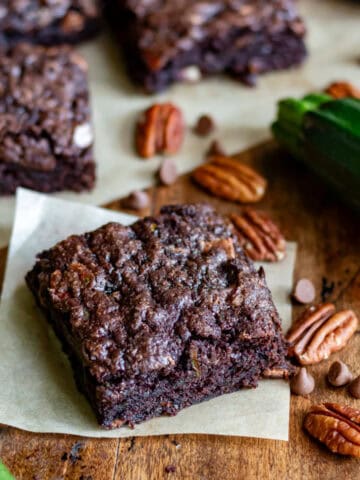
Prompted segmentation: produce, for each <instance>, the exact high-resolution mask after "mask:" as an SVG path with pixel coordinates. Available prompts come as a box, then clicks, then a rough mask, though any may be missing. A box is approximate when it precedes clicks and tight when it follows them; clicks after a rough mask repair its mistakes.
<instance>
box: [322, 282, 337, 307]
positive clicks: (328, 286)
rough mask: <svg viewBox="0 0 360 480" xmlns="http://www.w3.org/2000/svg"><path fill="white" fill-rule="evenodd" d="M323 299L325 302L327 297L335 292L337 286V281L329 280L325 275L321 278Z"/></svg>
mask: <svg viewBox="0 0 360 480" xmlns="http://www.w3.org/2000/svg"><path fill="white" fill-rule="evenodd" d="M321 283H322V286H321V301H322V302H325V301H326V299H327V298H328V297H329V296H330V295H331V294H332V293H333V291H334V288H335V283H334V282H330V281H328V279H327V278H326V277H323V278H322V280H321Z"/></svg>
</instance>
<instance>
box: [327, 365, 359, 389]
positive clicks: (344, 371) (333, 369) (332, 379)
mask: <svg viewBox="0 0 360 480" xmlns="http://www.w3.org/2000/svg"><path fill="white" fill-rule="evenodd" d="M327 378H328V381H329V383H330V385H332V386H333V387H342V386H343V385H346V384H347V383H349V382H351V380H352V379H353V375H352V373H351V372H350V370H349V367H348V366H347V365H346V364H345V363H343V362H341V361H340V360H339V361H336V362H334V363H332V364H331V366H330V368H329V372H328V375H327Z"/></svg>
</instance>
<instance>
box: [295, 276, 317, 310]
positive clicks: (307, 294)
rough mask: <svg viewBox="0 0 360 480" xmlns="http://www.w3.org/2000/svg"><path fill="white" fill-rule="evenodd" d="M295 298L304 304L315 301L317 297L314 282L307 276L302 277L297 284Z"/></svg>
mask: <svg viewBox="0 0 360 480" xmlns="http://www.w3.org/2000/svg"><path fill="white" fill-rule="evenodd" d="M293 298H294V299H295V300H296V301H297V302H299V303H302V304H304V305H305V304H307V303H311V302H313V301H314V299H315V287H314V284H313V283H312V282H311V281H310V280H308V279H307V278H302V279H301V280H299V281H298V282H297V283H296V285H295V288H294V291H293Z"/></svg>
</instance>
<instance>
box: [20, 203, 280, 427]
mask: <svg viewBox="0 0 360 480" xmlns="http://www.w3.org/2000/svg"><path fill="white" fill-rule="evenodd" d="M26 281H27V284H28V286H29V288H30V289H31V291H32V292H33V294H34V296H35V298H36V301H37V303H38V305H39V306H40V308H41V309H42V311H43V312H44V313H45V315H46V317H47V318H48V320H49V322H50V323H51V324H52V326H53V328H54V330H55V332H56V334H57V335H58V337H59V338H60V340H61V342H62V345H63V348H64V350H65V352H67V354H68V355H69V358H70V361H71V363H72V366H73V369H74V373H75V377H76V381H77V384H78V386H79V388H80V390H81V391H82V392H83V393H84V394H85V395H86V397H87V398H88V400H89V401H90V403H91V405H92V407H93V409H94V411H95V413H96V416H97V418H98V421H99V423H100V424H101V425H102V426H103V427H105V428H115V427H117V426H120V425H122V424H129V425H132V424H134V423H137V422H141V421H143V420H146V419H148V418H151V417H154V416H157V415H164V414H165V415H173V414H176V413H177V412H178V411H179V410H180V409H182V408H184V407H186V406H189V405H192V404H194V403H197V402H201V401H203V400H205V399H208V398H211V397H214V396H217V395H220V394H223V393H228V392H233V391H235V390H238V389H239V388H242V387H255V386H256V385H257V382H258V380H259V378H260V377H261V376H262V375H263V373H264V372H265V371H266V370H268V369H271V368H275V367H276V366H279V365H281V366H282V368H285V370H286V368H289V367H288V364H287V362H286V358H285V355H286V345H285V342H284V340H283V337H282V333H281V322H280V319H279V316H278V313H277V311H276V308H275V306H274V304H273V302H272V299H271V294H270V291H269V290H268V288H267V286H266V282H265V278H264V272H263V271H262V270H261V269H260V270H259V271H257V270H256V268H255V267H254V265H253V263H252V262H251V260H249V259H248V258H247V257H246V256H245V255H244V253H243V251H242V249H241V247H240V245H239V243H238V241H237V238H236V235H235V234H234V231H233V230H232V227H231V226H230V225H229V224H228V223H227V222H226V221H225V220H224V219H223V218H222V217H221V216H219V215H218V214H216V212H215V211H214V210H213V209H212V208H211V207H209V206H207V205H179V206H168V207H164V208H162V210H161V213H160V214H159V215H158V216H157V217H146V218H144V219H141V220H139V221H137V222H136V223H134V224H133V225H131V226H123V225H121V224H118V223H110V224H107V225H105V226H103V227H101V228H99V229H97V230H95V231H93V232H89V233H86V234H84V235H75V236H71V237H69V238H68V239H66V240H64V241H62V242H60V243H58V244H57V245H55V246H54V247H53V248H51V249H49V250H47V251H44V252H42V253H41V254H39V255H38V258H37V261H36V264H35V266H34V267H33V269H32V270H31V271H30V272H29V273H28V274H27V276H26Z"/></svg>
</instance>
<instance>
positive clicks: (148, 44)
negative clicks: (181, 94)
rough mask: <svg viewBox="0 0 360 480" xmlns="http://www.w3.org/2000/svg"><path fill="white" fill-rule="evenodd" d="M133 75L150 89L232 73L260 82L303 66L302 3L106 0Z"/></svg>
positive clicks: (281, 0) (286, 0)
mask: <svg viewBox="0 0 360 480" xmlns="http://www.w3.org/2000/svg"><path fill="white" fill-rule="evenodd" d="M106 4H107V11H108V17H109V19H110V22H111V23H112V25H113V29H114V31H115V32H116V34H117V35H118V36H119V38H120V41H121V43H122V44H123V46H124V49H125V56H126V59H127V62H128V67H129V72H130V75H131V76H132V78H133V79H134V80H135V81H136V82H137V83H140V84H141V85H142V86H143V87H145V89H146V90H147V91H149V92H155V91H159V90H163V89H164V88H165V87H167V86H168V85H169V84H171V83H173V82H177V81H197V80H199V79H200V78H201V77H202V76H203V75H209V74H214V73H219V72H229V73H230V74H231V75H233V76H235V77H236V78H238V79H240V80H241V81H243V82H245V83H248V84H254V83H255V80H256V77H257V75H258V74H260V73H264V72H268V71H271V70H278V69H283V68H288V67H291V66H293V65H297V64H299V63H300V62H301V61H302V60H303V59H304V57H305V55H306V49H305V45H304V41H303V37H304V34H305V27H304V24H303V21H302V19H301V18H300V17H299V16H298V13H297V9H296V0H222V1H214V0H208V1H204V0H146V1H145V0H142V1H141V0H140V1H138V0H136V1H135V0H107V2H106Z"/></svg>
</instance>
